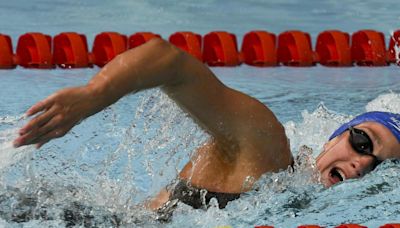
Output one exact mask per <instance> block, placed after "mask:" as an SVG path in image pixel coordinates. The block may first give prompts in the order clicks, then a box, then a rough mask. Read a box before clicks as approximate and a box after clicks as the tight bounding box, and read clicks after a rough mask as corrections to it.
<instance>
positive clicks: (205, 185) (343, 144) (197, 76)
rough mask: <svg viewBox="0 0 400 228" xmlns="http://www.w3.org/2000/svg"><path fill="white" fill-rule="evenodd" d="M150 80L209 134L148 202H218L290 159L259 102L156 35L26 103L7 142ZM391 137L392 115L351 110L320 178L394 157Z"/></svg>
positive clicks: (394, 131) (40, 141) (60, 132)
mask: <svg viewBox="0 0 400 228" xmlns="http://www.w3.org/2000/svg"><path fill="white" fill-rule="evenodd" d="M153 87H161V89H162V90H163V91H164V92H165V93H166V94H167V95H168V96H169V97H170V98H171V99H173V100H174V101H175V102H176V103H177V104H178V105H179V106H180V107H181V108H182V109H183V110H184V111H185V112H187V113H188V114H189V115H190V117H191V118H193V119H194V121H195V122H196V123H197V124H199V125H200V126H201V127H202V128H203V129H204V130H205V131H207V132H208V133H209V134H210V135H211V136H212V140H211V141H210V142H208V143H207V144H206V145H204V146H202V147H201V148H198V150H197V151H196V153H195V155H194V158H192V159H191V161H190V162H189V163H188V164H186V165H185V166H184V168H183V170H182V171H181V172H180V173H179V180H180V182H178V184H176V185H175V186H174V188H166V189H163V190H162V191H161V192H160V193H159V195H158V196H157V197H155V199H154V200H152V201H151V202H150V203H149V206H150V207H151V208H153V209H157V208H162V207H163V206H165V205H166V204H167V203H168V202H171V201H172V200H180V201H182V202H184V203H186V204H189V205H192V206H193V207H195V208H199V207H201V206H202V205H204V202H203V201H204V200H206V201H207V202H208V201H209V199H210V198H213V197H215V198H217V200H218V201H219V205H220V207H221V208H223V207H225V205H226V204H227V202H229V201H231V200H234V199H237V198H238V197H239V196H240V194H241V193H243V192H245V191H249V190H251V184H250V185H246V186H245V187H244V183H245V182H246V183H247V182H248V180H249V179H250V180H257V179H258V178H259V177H260V176H261V175H263V174H265V173H267V172H278V171H280V170H284V169H286V168H287V167H288V166H290V165H292V164H293V162H294V161H293V156H292V154H291V152H290V146H289V141H288V139H287V137H286V135H285V130H284V128H283V126H282V124H281V123H280V122H279V121H278V120H277V118H276V117H275V115H274V113H272V111H271V110H270V109H269V108H268V107H267V106H265V105H264V104H262V103H261V102H259V101H258V100H256V99H254V98H252V97H250V96H248V95H246V94H243V93H241V92H239V91H236V90H234V89H231V88H229V87H227V86H225V85H224V84H223V83H222V82H221V81H219V80H218V78H217V77H216V76H215V75H214V74H213V73H212V72H211V71H210V69H208V68H207V67H206V66H205V65H204V64H203V63H202V62H200V61H198V60H197V59H195V58H193V57H191V56H190V55H189V54H187V53H185V52H183V51H181V50H179V49H178V48H176V47H174V46H173V45H171V44H170V43H168V42H167V41H164V40H162V39H152V40H151V41H149V42H147V43H146V44H144V45H142V46H140V47H137V48H135V49H132V50H129V51H126V52H125V53H123V54H121V55H119V56H117V57H116V58H114V59H113V60H112V61H111V62H110V63H108V64H107V65H106V66H105V67H103V68H102V69H101V70H100V71H99V73H98V74H96V75H95V76H94V77H93V78H92V79H91V80H90V81H89V82H88V84H87V85H84V86H80V87H74V88H67V89H62V90H60V91H58V92H56V93H54V94H52V95H50V96H49V97H47V98H46V99H44V100H42V101H40V102H38V103H37V104H35V105H33V106H32V107H31V108H30V109H29V110H28V111H27V115H28V116H32V115H34V114H38V115H36V116H35V117H34V118H33V119H32V120H30V121H29V122H28V123H27V124H26V125H25V126H24V127H22V128H21V129H20V130H19V134H20V136H19V137H18V138H17V139H15V141H14V146H15V147H20V146H23V145H28V144H36V146H37V147H38V148H40V147H41V146H43V145H44V144H45V143H47V142H49V141H50V140H52V139H54V138H59V137H62V136H64V135H65V134H66V133H67V132H68V131H69V130H71V128H73V127H74V126H75V125H76V124H78V123H79V122H80V121H82V120H83V119H85V118H88V117H89V116H91V115H93V114H95V113H97V112H99V111H101V110H103V109H104V108H106V107H107V106H109V105H111V104H113V103H115V102H116V101H118V100H119V99H120V98H121V97H123V96H125V95H126V94H129V93H136V92H138V91H141V90H145V89H148V88H153ZM399 142H400V115H399V114H392V113H386V112H371V113H366V114H363V115H361V116H358V117H356V118H355V119H354V120H352V121H350V122H349V123H347V124H345V125H343V126H342V127H340V128H339V129H338V130H337V131H335V132H334V133H333V135H332V136H331V137H330V138H329V141H328V142H327V143H326V144H325V145H324V147H323V151H322V153H321V154H320V155H319V156H318V157H317V160H316V166H317V169H318V170H319V172H320V174H321V181H322V183H323V184H324V185H325V186H326V187H329V186H332V185H334V184H336V183H338V182H341V181H344V180H346V179H351V178H359V177H361V176H363V175H365V174H366V173H368V172H370V171H371V170H373V169H374V168H375V167H376V166H377V165H378V164H379V163H380V162H382V161H383V160H385V159H388V158H400V143H399ZM193 161H196V162H195V163H194V162H193ZM202 189H205V190H207V191H202ZM188 192H189V193H190V194H187V193H188ZM201 196H203V197H201ZM202 200H203V201H202ZM207 202H205V203H207Z"/></svg>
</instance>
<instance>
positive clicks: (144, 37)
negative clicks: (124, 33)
mask: <svg viewBox="0 0 400 228" xmlns="http://www.w3.org/2000/svg"><path fill="white" fill-rule="evenodd" d="M156 37H158V38H161V36H160V35H158V34H155V33H152V32H138V33H135V34H133V35H131V36H130V37H129V45H128V46H129V47H128V48H129V49H131V48H135V47H137V46H140V45H142V44H144V43H146V42H147V41H149V40H151V39H153V38H156Z"/></svg>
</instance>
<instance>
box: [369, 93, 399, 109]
mask: <svg viewBox="0 0 400 228" xmlns="http://www.w3.org/2000/svg"><path fill="white" fill-rule="evenodd" d="M365 109H366V111H367V112H370V111H385V112H394V113H400V94H398V93H393V92H392V93H386V94H381V95H379V96H378V97H377V98H375V99H374V100H372V101H371V102H369V103H368V104H367V105H366V107H365Z"/></svg>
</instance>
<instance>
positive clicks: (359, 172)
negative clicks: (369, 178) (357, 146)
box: [350, 156, 373, 178]
mask: <svg viewBox="0 0 400 228" xmlns="http://www.w3.org/2000/svg"><path fill="white" fill-rule="evenodd" d="M372 162H373V159H372V157H368V156H360V157H358V158H356V159H353V160H352V161H351V162H350V166H351V175H352V177H353V178H359V177H362V176H364V175H365V174H366V173H368V172H369V171H370V169H371V164H372Z"/></svg>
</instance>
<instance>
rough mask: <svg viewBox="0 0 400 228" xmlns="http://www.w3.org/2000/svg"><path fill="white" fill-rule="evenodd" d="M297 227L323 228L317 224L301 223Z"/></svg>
mask: <svg viewBox="0 0 400 228" xmlns="http://www.w3.org/2000/svg"><path fill="white" fill-rule="evenodd" d="M297 228H323V227H322V226H318V225H302V226H298V227H297Z"/></svg>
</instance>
